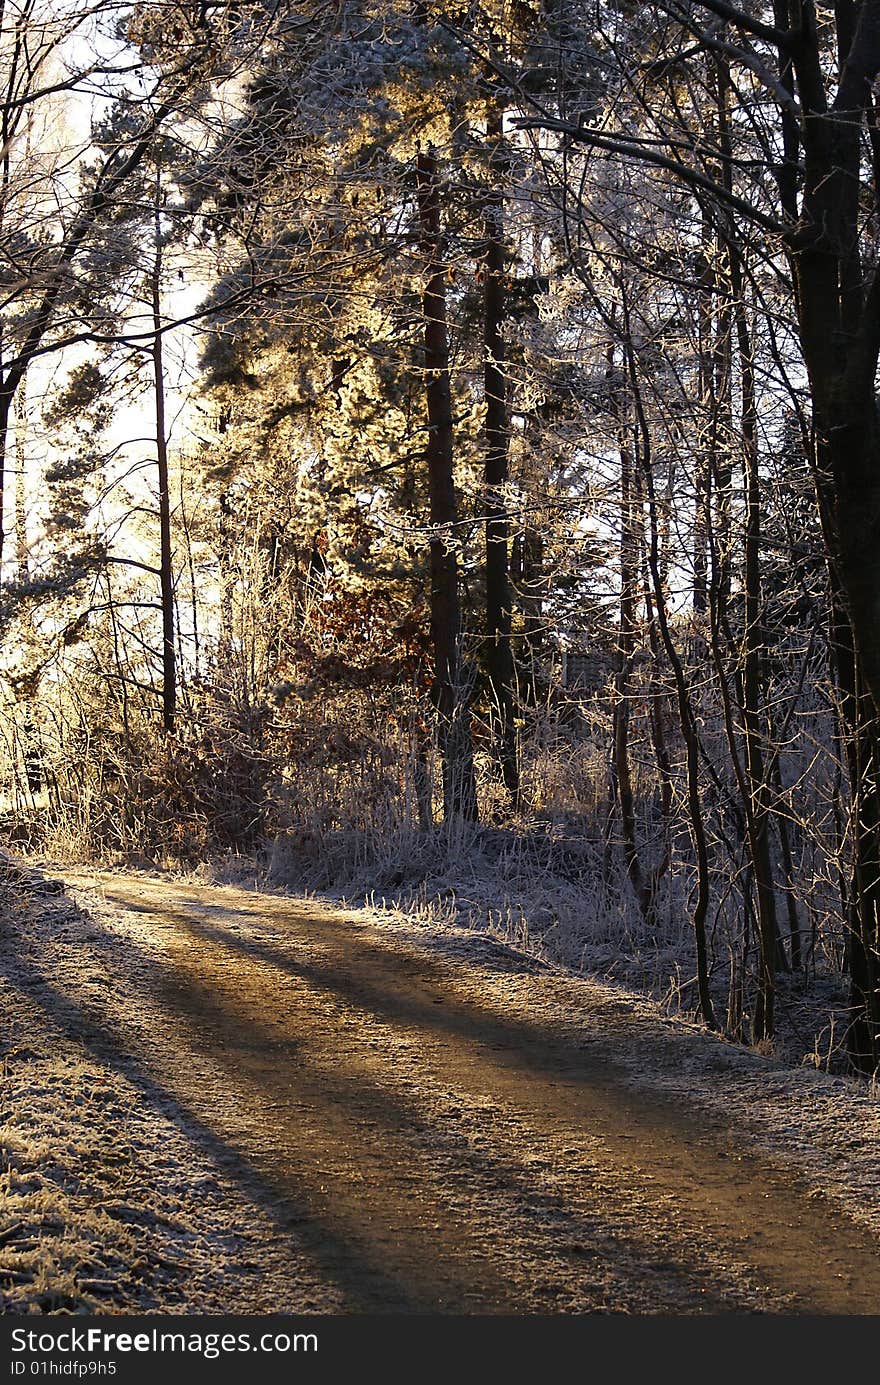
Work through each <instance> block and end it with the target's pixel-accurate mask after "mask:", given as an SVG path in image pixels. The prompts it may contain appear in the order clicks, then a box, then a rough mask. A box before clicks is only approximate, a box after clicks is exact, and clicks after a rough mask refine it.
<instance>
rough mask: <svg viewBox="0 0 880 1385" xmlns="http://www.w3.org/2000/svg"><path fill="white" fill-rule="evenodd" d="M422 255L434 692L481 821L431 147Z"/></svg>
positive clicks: (443, 729)
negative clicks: (464, 645)
mask: <svg viewBox="0 0 880 1385" xmlns="http://www.w3.org/2000/svg"><path fill="white" fill-rule="evenodd" d="M416 171H417V187H418V206H419V220H420V227H421V247H422V256H423V259H424V264H425V271H426V274H427V283H426V285H425V289H424V294H423V300H422V309H423V314H424V322H425V338H424V340H425V396H426V405H427V415H428V441H427V445H426V447H425V460H426V462H427V467H428V492H429V497H430V514H431V534H432V536H431V640H432V644H433V651H434V696H435V700H436V707H437V721H438V731H439V741H440V754H441V757H442V761H443V807H444V816H445V818H446V819H447V821H448V820H449V819H450V818H453V817H457V816H460V817H464V818H467V819H469V820H471V821H474V822H475V821H476V820H477V817H478V813H477V790H476V779H475V775H474V761H473V747H472V744H471V733H470V720H469V716H468V706H467V689H466V688H465V686H464V678H463V676H462V660H461V609H460V605H459V596H458V560H457V557H456V549H455V524H456V518H457V513H456V497H455V486H454V481H453V427H452V395H451V388H450V381H449V342H448V335H447V328H446V274H447V267H446V265H445V264H444V262H443V253H442V235H441V223H440V180H439V176H438V169H437V158H436V155H435V154H434V152H433V151H432V150H429V151H428V152H423V153H420V154H419V155H418V158H417V165H416Z"/></svg>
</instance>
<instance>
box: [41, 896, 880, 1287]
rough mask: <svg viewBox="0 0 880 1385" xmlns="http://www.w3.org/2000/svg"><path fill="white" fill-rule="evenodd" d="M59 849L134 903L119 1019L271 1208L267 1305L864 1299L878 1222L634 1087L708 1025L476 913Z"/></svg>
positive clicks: (155, 1074)
mask: <svg viewBox="0 0 880 1385" xmlns="http://www.w3.org/2000/svg"><path fill="white" fill-rule="evenodd" d="M65 874H66V877H67V879H68V881H69V883H70V884H71V885H74V886H79V887H86V888H88V889H89V890H96V891H97V892H98V895H99V897H100V898H102V899H103V901H104V903H103V906H102V907H103V909H104V910H106V911H107V912H108V913H109V915H111V916H112V915H114V914H115V915H117V916H118V915H119V914H120V912H123V913H124V914H125V915H126V916H127V917H129V919H131V918H134V920H135V922H136V924H137V937H138V938H139V939H140V940H141V941H140V949H141V955H140V958H139V960H138V962H137V965H136V967H135V968H134V972H133V974H134V976H135V978H136V986H137V988H139V991H140V994H139V995H138V997H137V1007H139V1009H138V1014H139V1016H140V1020H139V1022H138V1023H134V1022H132V1024H131V1026H130V1032H127V1033H121V1034H119V1042H120V1044H121V1045H123V1046H124V1047H125V1049H126V1050H127V1051H128V1053H129V1054H131V1055H134V1057H135V1059H136V1061H137V1062H138V1064H140V1065H141V1066H142V1067H143V1069H144V1070H145V1071H148V1072H149V1074H150V1081H151V1083H154V1084H155V1089H156V1090H162V1091H163V1092H164V1093H166V1094H167V1098H168V1100H169V1101H171V1102H173V1103H174V1105H175V1108H176V1109H177V1110H179V1111H182V1112H185V1113H187V1119H188V1120H189V1121H190V1122H191V1123H193V1125H194V1126H195V1127H197V1128H198V1129H199V1130H200V1131H202V1132H207V1134H208V1135H209V1137H210V1140H211V1142H212V1145H213V1147H214V1148H215V1149H220V1150H222V1162H223V1166H224V1170H225V1171H227V1172H231V1174H232V1176H233V1177H234V1178H235V1180H236V1182H237V1183H238V1185H239V1186H240V1187H241V1188H243V1189H244V1190H245V1191H246V1192H247V1194H248V1196H249V1197H250V1198H252V1199H253V1200H255V1202H257V1203H259V1205H260V1207H261V1208H262V1209H263V1210H264V1211H265V1210H266V1209H268V1211H269V1213H270V1214H271V1217H272V1221H273V1224H274V1226H275V1227H276V1229H277V1246H276V1250H277V1252H278V1254H279V1255H280V1257H281V1274H280V1275H279V1278H278V1283H279V1284H281V1285H284V1286H285V1289H284V1299H283V1301H280V1302H277V1303H276V1304H275V1307H276V1309H277V1311H287V1312H299V1311H314V1307H315V1306H318V1307H319V1308H321V1307H323V1308H324V1309H325V1310H326V1309H327V1308H328V1306H329V1310H330V1311H349V1312H361V1311H366V1312H465V1313H476V1312H490V1313H491V1312H507V1313H511V1312H518V1313H547V1312H570V1313H589V1312H596V1311H604V1312H608V1311H612V1312H615V1311H629V1312H672V1313H694V1312H697V1313H700V1312H743V1311H745V1312H751V1311H770V1312H798V1313H874V1312H877V1311H878V1309H880V1246H878V1242H877V1240H876V1238H875V1237H873V1236H872V1235H871V1234H870V1233H869V1232H868V1231H867V1230H864V1229H862V1228H860V1227H858V1226H856V1225H855V1224H854V1223H852V1222H850V1221H849V1219H848V1218H847V1217H845V1216H844V1215H843V1214H841V1213H839V1212H836V1211H834V1210H833V1208H832V1207H831V1206H830V1205H829V1204H827V1203H825V1202H824V1201H823V1200H822V1199H818V1198H816V1197H815V1196H810V1195H809V1193H808V1192H807V1190H806V1188H805V1187H804V1186H802V1185H801V1184H799V1183H798V1181H797V1180H796V1179H795V1178H793V1177H792V1176H790V1175H789V1174H788V1173H787V1172H786V1171H785V1170H784V1169H783V1168H782V1167H777V1166H774V1165H773V1164H772V1163H770V1162H768V1161H767V1160H766V1159H765V1158H764V1157H763V1156H761V1155H760V1154H759V1153H758V1152H756V1149H755V1145H754V1140H753V1137H750V1136H749V1134H748V1132H746V1131H743V1130H741V1129H737V1128H736V1127H735V1125H733V1124H730V1125H728V1124H725V1123H723V1122H722V1121H721V1120H720V1119H719V1118H717V1117H709V1116H707V1115H706V1112H705V1111H704V1110H700V1109H699V1108H697V1107H696V1106H695V1107H693V1108H691V1107H690V1106H689V1103H687V1102H685V1101H682V1100H681V1099H680V1098H675V1099H674V1098H671V1097H670V1096H668V1095H666V1096H664V1094H663V1092H662V1090H656V1091H654V1090H652V1088H651V1073H652V1072H662V1071H664V1070H666V1071H669V1070H670V1069H674V1068H675V1067H676V1065H680V1064H681V1063H682V1061H683V1059H684V1058H685V1056H686V1052H687V1046H688V1044H690V1045H692V1044H694V1043H695V1042H697V1043H700V1044H707V1045H714V1048H715V1050H717V1061H718V1071H719V1073H721V1072H722V1071H723V1070H724V1068H725V1055H726V1054H727V1053H729V1052H730V1050H729V1048H728V1047H727V1046H726V1045H724V1044H722V1043H718V1042H716V1041H715V1040H713V1039H711V1038H709V1037H705V1038H704V1037H703V1036H701V1035H694V1034H693V1033H692V1032H688V1033H687V1034H686V1035H685V1036H684V1038H683V1037H682V1035H681V1033H680V1031H678V1032H677V1031H676V1030H675V1029H674V1028H670V1027H668V1026H665V1025H664V1024H663V1023H662V1022H661V1021H660V1020H659V1019H652V1018H650V1017H647V1018H646V1016H645V1014H644V1013H643V1012H642V1011H640V1010H638V1009H637V1007H635V1006H633V1005H631V1004H629V1003H628V1002H627V998H626V996H625V994H621V993H618V992H615V991H614V990H613V989H612V988H610V987H605V986H601V985H598V984H597V983H593V982H590V981H582V980H580V979H577V978H572V977H570V976H567V975H563V974H560V973H557V972H554V971H552V970H551V969H549V968H544V967H543V966H541V964H540V963H536V962H533V961H532V960H530V959H528V958H525V957H523V956H521V955H519V954H517V953H516V952H514V951H512V950H511V949H508V948H506V947H504V946H502V945H499V944H496V943H494V942H492V941H491V940H489V939H485V938H479V937H474V938H471V937H470V936H468V937H467V938H466V939H465V940H464V941H462V940H461V935H460V934H459V935H452V938H451V940H450V938H447V939H445V940H444V938H443V936H442V935H441V934H438V933H432V932H430V931H428V930H425V932H424V936H422V934H421V933H420V931H419V930H417V929H415V928H407V927H406V926H405V925H403V926H400V927H395V926H393V925H388V924H386V923H381V922H379V921H374V920H371V919H367V921H361V920H360V919H358V918H357V916H353V915H351V914H347V913H345V912H343V911H341V910H334V909H333V908H332V907H330V906H328V905H324V904H321V903H317V902H312V901H310V902H302V901H298V900H294V899H290V898H286V897H279V896H277V895H268V894H257V893H253V892H251V891H246V890H240V889H235V888H231V887H225V886H224V887H202V886H198V885H191V884H187V883H181V882H179V881H173V880H158V879H152V878H149V877H144V876H140V877H127V876H120V875H116V874H109V873H94V872H92V871H85V870H83V871H81V872H72V871H68V872H65ZM96 917H97V919H98V921H99V922H100V918H101V909H99V910H98V911H97V914H96ZM129 946H130V944H129ZM130 960H131V959H130V958H129V959H128V961H129V963H130ZM122 965H123V959H122V957H121V956H120V966H122ZM128 984H131V980H130V977H129V982H128ZM137 1007H135V1005H134V1001H133V1009H132V1013H133V1014H134V1011H135V1008H137ZM144 1016H146V1023H145V1022H144V1018H143V1017H144ZM117 1032H118V1029H117ZM621 1057H625V1058H626V1060H627V1064H626V1065H622V1064H621V1061H620V1060H621ZM639 1069H641V1073H640V1075H639V1076H638V1077H636V1076H634V1075H633V1074H634V1072H635V1071H637V1070H639ZM285 1257H288V1258H287V1260H286V1261H285ZM285 1263H286V1264H287V1266H288V1270H287V1271H285V1270H284V1264H285ZM303 1263H307V1264H308V1265H309V1271H310V1278H311V1279H312V1284H313V1285H314V1283H316V1282H317V1283H319V1284H324V1285H326V1286H327V1288H328V1290H329V1291H331V1292H330V1296H329V1298H328V1300H327V1302H326V1303H324V1304H323V1305H322V1304H321V1303H318V1304H317V1305H316V1304H315V1297H314V1292H312V1295H311V1298H310V1299H309V1300H308V1302H307V1304H306V1308H305V1309H304V1307H303V1303H302V1301H301V1296H300V1295H299V1293H298V1283H297V1265H302V1264H303ZM237 1307H240V1305H236V1304H234V1303H230V1304H229V1310H230V1311H235V1310H236V1308H237ZM242 1311H243V1310H242Z"/></svg>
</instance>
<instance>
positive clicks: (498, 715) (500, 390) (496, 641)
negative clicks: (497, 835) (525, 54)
mask: <svg viewBox="0 0 880 1385" xmlns="http://www.w3.org/2000/svg"><path fill="white" fill-rule="evenodd" d="M486 134H487V138H488V140H489V144H490V149H489V173H490V177H491V178H493V180H494V182H493V186H491V187H490V188H489V189H488V190H487V192H486V195H485V205H484V212H483V227H484V231H485V237H486V248H485V255H484V272H485V280H484V285H483V350H484V356H485V366H484V389H485V398H486V456H485V471H484V479H485V484H486V637H487V654H486V662H487V665H488V674H489V717H490V722H491V725H492V731H493V742H494V753H495V758H496V762H497V764H498V767H499V769H500V772H501V779H502V781H503V783H504V785H505V788H506V789H507V792H508V794H509V796H510V803H511V807H512V808H514V809H515V808H516V807H517V805H518V802H519V766H518V764H517V753H516V724H515V721H514V702H513V654H512V650H511V642H510V631H511V592H510V572H509V524H508V520H507V496H506V494H505V486H506V484H507V429H508V420H507V399H506V381H505V373H504V371H505V366H504V331H503V319H504V239H503V228H504V193H503V190H502V189H503V165H502V159H501V141H502V138H503V120H502V116H501V114H500V113H498V112H496V111H494V110H493V111H491V112H490V114H489V117H488V120H487V128H486Z"/></svg>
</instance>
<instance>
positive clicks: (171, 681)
mask: <svg viewBox="0 0 880 1385" xmlns="http://www.w3.org/2000/svg"><path fill="white" fill-rule="evenodd" d="M161 197H162V188H161V179H160V175H159V171H158V169H157V171H156V196H155V204H154V217H153V229H154V238H155V244H154V259H153V273H152V276H151V284H150V290H151V307H152V315H153V347H152V357H153V396H154V400H155V417H156V470H157V474H158V480H159V584H160V589H161V603H162V725H163V726H164V728H165V730H166V732H168V733H169V734H170V733H171V732H172V731H173V730H174V717H175V712H176V707H177V667H176V652H177V651H176V647H175V642H174V614H175V613H174V571H173V554H172V549H171V490H170V484H169V477H168V437H167V433H166V422H165V372H164V367H163V362H162V302H161V291H162V215H161Z"/></svg>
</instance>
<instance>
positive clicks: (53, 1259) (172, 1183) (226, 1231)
mask: <svg viewBox="0 0 880 1385" xmlns="http://www.w3.org/2000/svg"><path fill="white" fill-rule="evenodd" d="M11 879H13V880H14V883H11ZM0 905H2V911H3V920H4V921H3V925H2V932H0V993H2V996H0V1007H2V1008H0V1013H2V1028H0V1062H2V1108H0V1311H4V1312H7V1313H16V1314H34V1313H62V1312H69V1313H96V1312H100V1313H107V1312H165V1313H182V1312H185V1313H196V1312H207V1313H212V1312H214V1313H217V1312H235V1311H241V1312H270V1311H275V1310H277V1308H278V1306H279V1304H284V1303H285V1302H288V1301H290V1298H291V1295H294V1294H296V1293H297V1292H299V1291H300V1290H299V1287H298V1286H297V1285H295V1284H291V1276H290V1264H289V1262H288V1263H287V1264H286V1265H283V1264H282V1265H279V1264H278V1263H276V1260H275V1258H274V1257H273V1250H272V1248H273V1245H274V1244H275V1243H276V1241H277V1234H276V1232H275V1230H274V1228H273V1224H272V1220H271V1217H270V1216H268V1215H267V1214H266V1213H265V1212H264V1211H263V1210H262V1209H261V1208H260V1207H259V1206H258V1205H256V1204H255V1203H254V1201H253V1200H252V1199H251V1198H249V1197H247V1196H246V1195H245V1194H244V1193H243V1192H242V1190H241V1189H240V1187H238V1186H237V1185H236V1184H235V1182H233V1181H232V1179H231V1178H230V1177H229V1175H228V1173H227V1172H226V1171H225V1170H224V1167H223V1159H222V1157H221V1153H222V1152H221V1151H219V1150H216V1151H215V1150H212V1149H211V1148H209V1147H208V1146H207V1145H206V1143H205V1141H204V1139H200V1138H199V1131H198V1128H197V1127H196V1125H195V1124H193V1123H192V1122H190V1121H189V1120H188V1119H187V1114H186V1112H184V1111H182V1110H180V1109H179V1108H178V1107H176V1106H175V1103H174V1102H173V1100H172V1099H171V1098H170V1097H169V1096H168V1095H167V1094H166V1093H165V1092H164V1091H163V1089H162V1086H161V1083H160V1081H158V1080H157V1079H156V1078H155V1077H153V1076H151V1074H150V1073H149V1071H148V1070H147V1069H146V1068H145V1067H144V1065H143V1063H142V1062H141V1061H139V1060H138V1059H136V1058H135V1057H134V1056H133V1055H132V1054H130V1053H129V1052H128V1051H127V1049H126V1046H125V1042H124V1040H118V1038H117V1036H118V1034H119V1033H120V1031H121V1030H122V1027H123V1015H124V1023H125V1024H127V1025H128V1026H129V1027H130V1029H132V1028H133V1029H135V1030H136V1029H137V1028H138V1027H139V1026H140V1027H141V1028H142V1029H145V1028H147V1027H148V1026H149V1023H150V1021H149V1017H148V1016H146V1015H141V1014H139V1006H138V1000H137V995H136V988H134V987H133V988H131V989H130V990H129V989H127V988H126V987H124V986H120V984H119V970H118V967H111V966H110V965H105V961H104V953H105V951H106V930H104V929H99V928H96V927H95V926H94V925H93V923H92V921H91V919H90V918H89V916H88V914H85V913H83V912H82V911H81V910H80V909H78V908H77V907H76V905H74V904H73V902H72V901H71V900H70V899H69V898H67V897H65V896H63V895H58V894H51V895H50V894H46V893H44V892H43V890H42V888H41V885H40V880H39V877H38V876H36V875H34V874H33V873H32V872H20V871H18V870H17V869H16V868H13V869H12V871H10V869H9V863H8V859H7V860H3V861H0ZM107 961H108V963H109V958H108V959H107ZM89 1016H92V1018H91V1019H90V1018H89ZM319 1297H320V1295H319Z"/></svg>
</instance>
